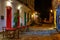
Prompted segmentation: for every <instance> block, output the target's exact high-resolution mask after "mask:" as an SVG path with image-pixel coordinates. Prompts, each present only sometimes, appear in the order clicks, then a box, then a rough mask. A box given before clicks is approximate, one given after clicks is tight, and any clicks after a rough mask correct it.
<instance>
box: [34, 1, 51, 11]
mask: <svg viewBox="0 0 60 40" xmlns="http://www.w3.org/2000/svg"><path fill="white" fill-rule="evenodd" d="M51 2H52V1H51V0H35V10H38V11H39V10H40V11H41V10H43V11H45V10H48V9H50V8H51V6H52V4H51Z"/></svg>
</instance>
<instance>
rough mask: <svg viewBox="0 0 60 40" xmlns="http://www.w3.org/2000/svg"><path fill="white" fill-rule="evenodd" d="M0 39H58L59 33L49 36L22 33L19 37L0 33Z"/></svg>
mask: <svg viewBox="0 0 60 40" xmlns="http://www.w3.org/2000/svg"><path fill="white" fill-rule="evenodd" d="M0 40H60V34H51V35H49V36H47V35H46V36H42V35H24V34H22V35H20V37H19V39H14V38H13V39H8V38H3V36H2V34H0Z"/></svg>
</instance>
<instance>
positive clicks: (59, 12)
mask: <svg viewBox="0 0 60 40" xmlns="http://www.w3.org/2000/svg"><path fill="white" fill-rule="evenodd" d="M56 23H57V29H58V31H60V6H58V8H57V11H56Z"/></svg>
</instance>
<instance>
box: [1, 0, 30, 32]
mask: <svg viewBox="0 0 60 40" xmlns="http://www.w3.org/2000/svg"><path fill="white" fill-rule="evenodd" d="M18 5H22V6H21V8H20V9H19V10H20V23H22V24H23V25H24V12H26V13H29V11H31V10H30V9H29V8H27V7H26V6H24V5H23V4H21V3H19V2H18V1H15V0H12V25H13V18H14V13H15V12H16V10H17V7H18ZM2 15H3V16H4V20H1V16H2ZM2 27H6V0H0V32H1V31H2Z"/></svg>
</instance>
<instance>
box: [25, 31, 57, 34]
mask: <svg viewBox="0 0 60 40" xmlns="http://www.w3.org/2000/svg"><path fill="white" fill-rule="evenodd" d="M53 33H57V32H56V30H37V31H34V30H31V31H29V32H24V34H28V35H33V34H35V35H50V34H53Z"/></svg>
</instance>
